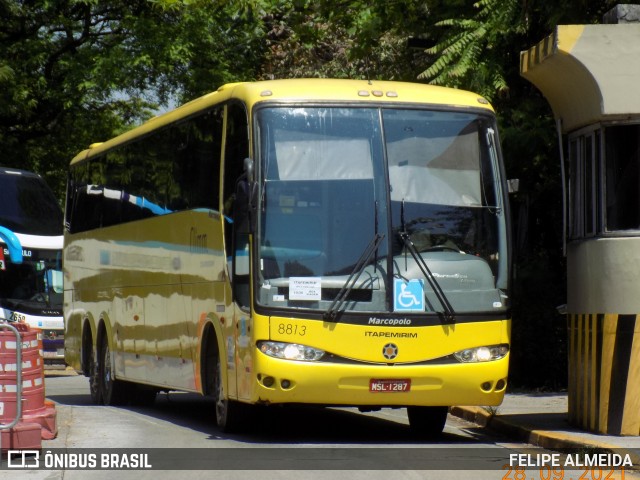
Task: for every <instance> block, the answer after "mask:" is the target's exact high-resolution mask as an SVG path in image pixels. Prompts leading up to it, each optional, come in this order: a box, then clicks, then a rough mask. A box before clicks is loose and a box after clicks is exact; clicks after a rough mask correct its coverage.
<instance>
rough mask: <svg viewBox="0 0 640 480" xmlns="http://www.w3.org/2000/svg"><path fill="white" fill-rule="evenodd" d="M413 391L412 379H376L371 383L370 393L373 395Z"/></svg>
mask: <svg viewBox="0 0 640 480" xmlns="http://www.w3.org/2000/svg"><path fill="white" fill-rule="evenodd" d="M409 390H411V379H409V378H403V379H383V380H382V379H375V378H372V379H371V380H370V381H369V391H370V392H372V393H401V392H408V391H409Z"/></svg>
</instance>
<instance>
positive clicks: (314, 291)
mask: <svg viewBox="0 0 640 480" xmlns="http://www.w3.org/2000/svg"><path fill="white" fill-rule="evenodd" d="M321 298H322V282H321V280H320V277H291V278H289V300H320V299H321Z"/></svg>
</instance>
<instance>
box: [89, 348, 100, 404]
mask: <svg viewBox="0 0 640 480" xmlns="http://www.w3.org/2000/svg"><path fill="white" fill-rule="evenodd" d="M96 357H97V353H96V351H95V350H94V349H93V348H92V349H91V352H90V353H89V392H90V393H91V401H92V402H93V403H95V404H97V405H100V404H102V388H100V368H99V365H100V362H98V360H97V358H96Z"/></svg>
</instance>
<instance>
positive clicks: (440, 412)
mask: <svg viewBox="0 0 640 480" xmlns="http://www.w3.org/2000/svg"><path fill="white" fill-rule="evenodd" d="M448 412H449V407H407V416H408V417H409V426H410V427H411V431H412V433H413V434H414V435H416V436H419V437H424V438H434V437H438V436H440V435H441V434H442V430H444V424H445V423H446V421H447V413H448Z"/></svg>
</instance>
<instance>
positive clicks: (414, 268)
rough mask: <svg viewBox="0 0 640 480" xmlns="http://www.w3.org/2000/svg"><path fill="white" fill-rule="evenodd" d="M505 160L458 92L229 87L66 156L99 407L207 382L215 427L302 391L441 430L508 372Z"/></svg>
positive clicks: (316, 84) (85, 365)
mask: <svg viewBox="0 0 640 480" xmlns="http://www.w3.org/2000/svg"><path fill="white" fill-rule="evenodd" d="M503 170H504V169H503V165H502V160H501V153H500V149H499V142H498V137H497V130H496V120H495V116H494V112H493V110H492V108H491V106H490V105H489V104H488V102H487V101H486V100H485V99H483V98H481V97H479V96H478V95H476V94H473V93H470V92H464V91H460V90H455V89H447V88H442V87H435V86H427V85H421V84H411V83H396V82H384V81H358V80H329V79H293V80H274V81H264V82H253V83H251V82H247V83H237V84H229V85H225V86H223V87H221V88H219V89H218V90H217V91H215V92H213V93H210V94H208V95H205V96H203V97H201V98H199V99H197V100H194V101H192V102H190V103H188V104H186V105H183V106H181V107H179V108H177V109H176V110H174V111H172V112H169V113H166V114H164V115H162V116H159V117H157V118H154V119H152V120H150V121H149V122H147V123H145V124H144V125H142V126H140V127H137V128H135V129H133V130H131V131H129V132H127V133H124V134H122V135H120V136H118V137H116V138H113V139H111V140H109V141H107V142H105V143H100V144H94V145H92V146H91V148H89V149H88V150H85V151H83V152H82V153H80V154H79V155H77V156H76V157H75V158H74V159H73V160H72V162H71V166H70V173H69V180H68V191H67V200H66V202H67V203H66V209H65V210H66V211H65V246H64V274H65V287H64V288H65V292H64V315H65V325H66V332H65V348H66V361H67V362H68V364H69V365H71V366H73V367H74V368H75V369H76V370H77V371H78V372H81V373H83V374H84V375H86V376H88V377H89V379H90V382H89V383H90V390H91V395H92V398H93V400H94V401H96V402H98V403H103V404H106V405H113V404H122V403H130V402H133V403H136V402H145V403H146V402H150V401H153V399H154V397H155V395H156V393H157V392H158V391H163V390H180V391H188V392H199V393H201V394H203V395H206V396H210V397H212V398H213V399H215V410H216V419H217V422H218V425H219V426H220V428H221V429H222V430H223V431H233V430H235V429H239V428H242V427H246V425H245V423H246V421H247V419H249V418H251V415H248V413H250V412H255V410H256V409H255V408H253V407H252V405H274V404H314V405H322V406H354V407H359V408H360V409H361V410H364V411H368V410H375V409H379V408H384V407H391V408H404V407H406V408H407V413H408V419H409V423H410V426H411V429H412V430H414V431H416V432H418V433H420V434H425V435H430V434H437V433H439V432H441V431H442V429H443V428H444V425H445V421H446V416H447V407H448V406H451V405H463V404H464V405H498V404H500V403H501V401H502V398H503V396H504V391H505V389H506V386H507V371H508V362H509V348H510V294H509V288H510V270H511V268H510V237H509V228H508V216H509V215H508V203H507V197H506V188H505V184H506V182H505V179H504V172H503ZM260 411H261V412H262V411H263V409H260ZM267 411H268V409H267Z"/></svg>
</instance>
